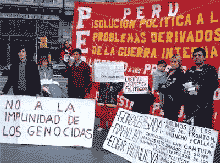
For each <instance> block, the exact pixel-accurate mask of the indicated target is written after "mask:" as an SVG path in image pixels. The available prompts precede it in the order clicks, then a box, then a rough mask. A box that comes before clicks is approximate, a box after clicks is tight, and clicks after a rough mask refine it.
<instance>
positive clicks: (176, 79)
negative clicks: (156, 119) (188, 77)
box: [160, 54, 184, 122]
mask: <svg viewBox="0 0 220 163" xmlns="http://www.w3.org/2000/svg"><path fill="white" fill-rule="evenodd" d="M170 66H171V69H170V70H169V72H168V76H167V79H166V83H165V84H163V85H162V86H161V89H160V90H161V93H163V94H164V107H163V110H164V117H165V118H168V119H170V120H173V121H177V122H178V115H179V110H180V108H181V106H182V105H183V99H182V98H183V89H184V87H183V85H182V84H183V82H184V80H183V79H184V72H183V70H182V69H181V66H182V58H181V56H180V55H178V54H174V55H173V56H172V57H171V59H170Z"/></svg>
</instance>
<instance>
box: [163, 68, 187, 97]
mask: <svg viewBox="0 0 220 163" xmlns="http://www.w3.org/2000/svg"><path fill="white" fill-rule="evenodd" d="M184 77H185V74H184V72H183V70H182V69H181V68H177V69H175V70H173V69H170V71H169V72H168V73H167V81H166V84H165V85H160V86H159V88H160V89H159V91H161V92H162V93H164V94H167V95H171V96H172V97H174V98H175V97H177V96H178V97H179V98H181V96H182V95H183V91H184V87H183V85H182V84H184Z"/></svg>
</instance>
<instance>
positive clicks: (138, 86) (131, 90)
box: [124, 76, 148, 94]
mask: <svg viewBox="0 0 220 163" xmlns="http://www.w3.org/2000/svg"><path fill="white" fill-rule="evenodd" d="M147 91H148V76H125V84H124V94H147Z"/></svg>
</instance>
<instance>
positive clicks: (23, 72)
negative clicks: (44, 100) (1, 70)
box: [2, 46, 41, 96]
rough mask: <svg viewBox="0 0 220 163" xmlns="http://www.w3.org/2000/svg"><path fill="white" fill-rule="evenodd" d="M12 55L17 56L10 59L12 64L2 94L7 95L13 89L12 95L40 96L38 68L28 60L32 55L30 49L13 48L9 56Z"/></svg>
mask: <svg viewBox="0 0 220 163" xmlns="http://www.w3.org/2000/svg"><path fill="white" fill-rule="evenodd" d="M19 51H20V52H19ZM13 53H16V54H18V56H15V57H14V58H12V60H13V61H12V62H13V63H12V66H11V68H10V73H9V76H8V81H7V83H6V85H5V87H4V88H3V90H2V92H3V94H7V93H8V91H9V89H10V88H11V87H13V94H14V95H30V96H36V95H40V93H41V85H40V76H39V71H38V67H37V64H36V63H35V62H33V61H31V60H29V59H28V55H30V56H31V55H32V54H31V49H28V46H27V47H24V46H23V47H19V48H16V47H15V48H14V49H13V50H12V54H11V55H13Z"/></svg>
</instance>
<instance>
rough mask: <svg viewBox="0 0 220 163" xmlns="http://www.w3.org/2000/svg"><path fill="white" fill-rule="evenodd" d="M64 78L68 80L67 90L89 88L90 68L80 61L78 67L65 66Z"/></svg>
mask: <svg viewBox="0 0 220 163" xmlns="http://www.w3.org/2000/svg"><path fill="white" fill-rule="evenodd" d="M64 76H65V77H66V78H68V88H69V89H70V88H74V87H75V88H89V87H90V84H91V77H90V76H91V70H90V67H89V66H88V65H87V64H86V63H85V62H84V61H82V62H81V63H80V64H79V66H75V64H73V65H72V66H67V68H66V71H65V74H64Z"/></svg>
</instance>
